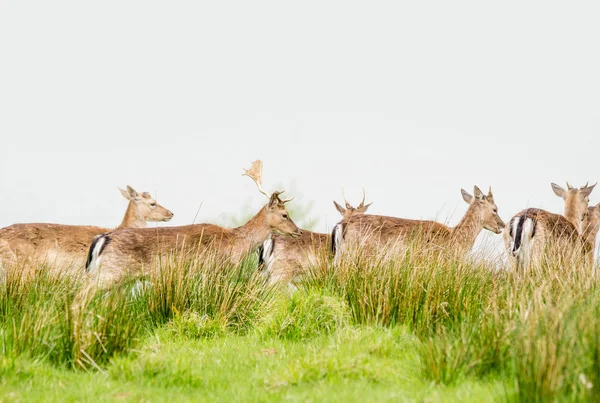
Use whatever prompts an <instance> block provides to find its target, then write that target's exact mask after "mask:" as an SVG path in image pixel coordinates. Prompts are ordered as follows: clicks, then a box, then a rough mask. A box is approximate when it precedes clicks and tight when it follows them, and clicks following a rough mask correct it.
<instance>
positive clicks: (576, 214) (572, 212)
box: [564, 200, 582, 234]
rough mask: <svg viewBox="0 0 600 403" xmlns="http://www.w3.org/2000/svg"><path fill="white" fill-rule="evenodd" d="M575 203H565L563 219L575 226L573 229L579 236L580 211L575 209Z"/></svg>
mask: <svg viewBox="0 0 600 403" xmlns="http://www.w3.org/2000/svg"><path fill="white" fill-rule="evenodd" d="M577 207H578V206H577V203H576V202H575V200H570V201H569V202H567V203H565V214H564V216H565V218H566V219H567V220H569V222H570V223H571V224H573V225H574V226H575V228H576V229H577V232H578V233H579V234H581V233H582V228H581V221H580V216H581V214H580V211H579V209H578V208H577Z"/></svg>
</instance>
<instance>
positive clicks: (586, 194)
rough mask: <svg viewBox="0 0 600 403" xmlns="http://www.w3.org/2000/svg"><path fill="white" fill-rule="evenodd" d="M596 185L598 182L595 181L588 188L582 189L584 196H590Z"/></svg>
mask: <svg viewBox="0 0 600 403" xmlns="http://www.w3.org/2000/svg"><path fill="white" fill-rule="evenodd" d="M594 186H596V184H595V183H594V184H593V185H592V186H588V187H586V188H583V189H582V190H581V194H582V196H583V197H590V193H592V190H594Z"/></svg>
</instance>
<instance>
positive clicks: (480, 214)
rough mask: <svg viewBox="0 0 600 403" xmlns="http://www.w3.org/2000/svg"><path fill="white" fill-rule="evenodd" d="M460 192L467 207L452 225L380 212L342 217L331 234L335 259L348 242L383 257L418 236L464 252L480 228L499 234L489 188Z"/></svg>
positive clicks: (400, 250)
mask: <svg viewBox="0 0 600 403" xmlns="http://www.w3.org/2000/svg"><path fill="white" fill-rule="evenodd" d="M461 192H462V196H463V199H464V200H465V202H467V203H468V204H469V208H468V209H467V212H466V213H465V215H464V217H463V218H462V219H461V220H460V222H459V223H458V224H457V225H456V226H455V227H454V228H450V227H448V226H446V225H443V224H440V223H438V222H435V221H424V220H409V219H405V218H397V217H386V216H380V215H366V214H358V215H354V216H351V217H350V218H349V219H347V220H342V221H341V222H339V223H338V224H337V225H336V226H335V227H334V228H333V233H332V246H333V249H334V253H335V260H336V262H339V261H340V259H341V256H342V254H343V253H345V250H346V249H347V247H348V246H349V245H352V246H356V247H360V248H362V250H363V252H364V253H377V254H378V256H384V255H389V254H397V253H404V252H405V251H406V250H407V247H408V246H409V244H410V242H412V241H413V240H414V239H418V240H419V241H420V242H422V244H423V245H424V246H425V245H426V246H428V247H433V248H434V249H440V248H441V249H451V250H452V251H454V252H458V253H461V254H464V253H466V252H468V251H469V250H470V249H471V247H472V246H473V244H474V243H475V239H476V238H477V236H478V235H479V233H480V232H481V230H482V229H484V228H485V229H487V230H489V231H492V232H494V233H496V234H500V233H501V232H502V229H503V228H504V222H503V221H502V219H500V217H499V216H498V207H496V203H495V202H494V196H493V195H492V189H491V188H490V190H489V193H488V194H487V196H486V195H484V194H483V192H482V191H481V190H480V189H479V188H478V187H477V186H475V187H474V196H472V195H470V194H469V193H468V192H466V191H465V190H461Z"/></svg>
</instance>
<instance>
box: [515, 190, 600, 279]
mask: <svg viewBox="0 0 600 403" xmlns="http://www.w3.org/2000/svg"><path fill="white" fill-rule="evenodd" d="M594 186H596V185H592V186H588V185H587V184H586V185H585V186H582V187H581V188H574V187H572V186H570V185H569V184H568V183H567V190H565V189H563V188H562V187H560V186H559V185H557V184H555V183H552V190H553V191H554V193H555V194H556V195H557V196H559V197H561V198H562V199H563V200H564V201H565V212H564V216H563V215H559V214H553V213H550V212H548V211H545V210H542V209H537V208H529V209H526V210H523V211H521V212H520V213H518V214H516V215H515V216H514V217H512V218H511V219H510V221H509V222H508V224H507V225H506V228H505V229H504V245H505V247H506V251H507V254H508V258H509V261H510V263H511V264H512V265H513V266H515V267H517V268H522V269H523V270H526V269H527V268H528V267H529V266H530V264H531V263H532V261H533V262H536V263H539V262H540V261H541V260H540V259H542V258H544V257H550V258H560V259H562V260H564V259H565V258H569V259H571V258H579V257H584V258H585V259H588V258H589V255H590V251H591V253H592V255H593V250H594V247H595V238H596V232H597V228H596V227H597V225H596V224H597V223H596V222H595V221H594V220H595V217H596V210H595V208H591V209H589V208H588V203H589V196H590V193H591V192H592V190H593V189H594ZM594 231H595V232H594ZM588 241H591V242H592V243H593V244H590V242H588Z"/></svg>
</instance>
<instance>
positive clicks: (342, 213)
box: [333, 200, 346, 215]
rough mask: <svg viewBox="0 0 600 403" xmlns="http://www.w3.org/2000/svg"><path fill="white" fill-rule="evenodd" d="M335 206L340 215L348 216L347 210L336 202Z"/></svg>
mask: <svg viewBox="0 0 600 403" xmlns="http://www.w3.org/2000/svg"><path fill="white" fill-rule="evenodd" d="M333 205H334V206H335V209H336V210H337V211H338V213H340V214H341V215H344V214H346V209H345V208H343V207H342V206H340V205H339V204H337V202H336V201H335V200H334V201H333Z"/></svg>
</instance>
